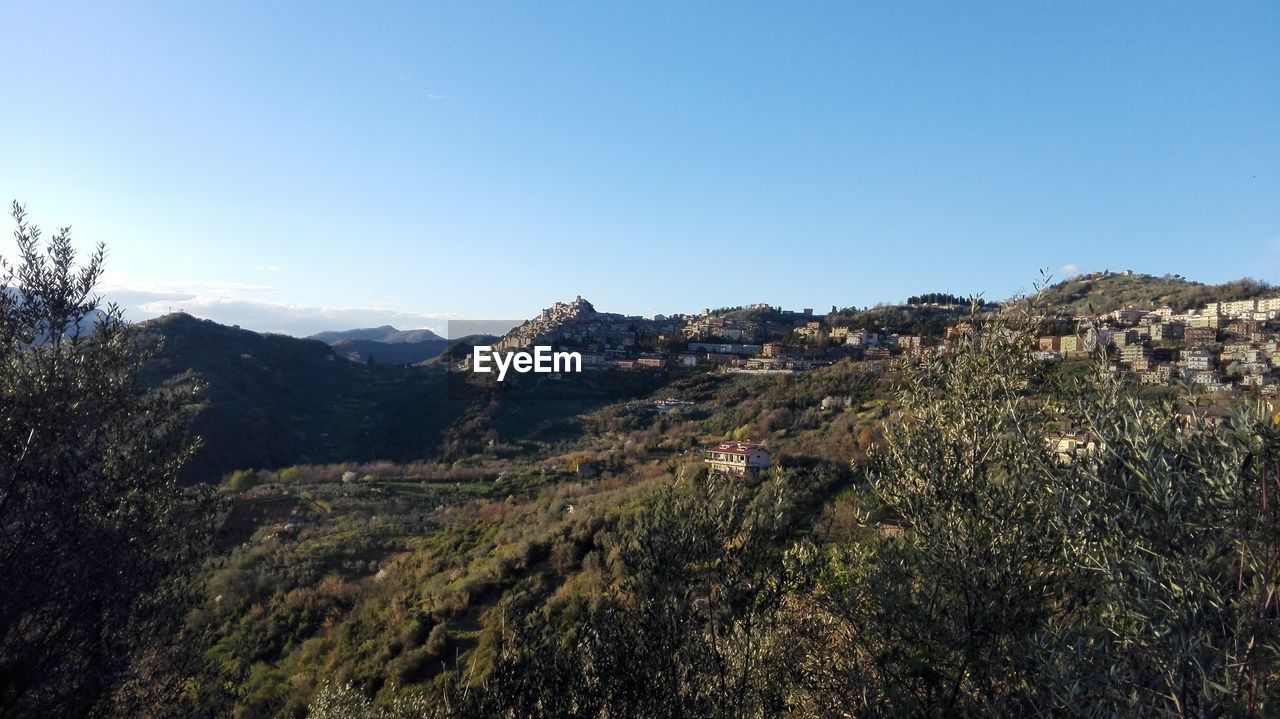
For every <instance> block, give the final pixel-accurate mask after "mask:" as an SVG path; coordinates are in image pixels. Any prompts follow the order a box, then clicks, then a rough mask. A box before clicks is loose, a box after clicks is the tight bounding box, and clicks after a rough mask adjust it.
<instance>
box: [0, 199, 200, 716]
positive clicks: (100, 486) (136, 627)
mask: <svg viewBox="0 0 1280 719" xmlns="http://www.w3.org/2000/svg"><path fill="white" fill-rule="evenodd" d="M12 214H13V218H14V220H15V221H16V223H17V229H16V231H15V232H14V238H15V240H16V244H17V258H16V265H11V264H9V263H6V262H4V261H3V260H2V259H0V263H2V264H0V706H2V707H4V713H5V714H6V715H13V716H24V715H29V716H69V715H83V714H88V713H93V712H95V711H102V712H109V711H118V710H119V709H118V708H117V709H116V710H112V709H109V708H107V707H109V706H110V702H109V699H110V697H111V696H112V695H113V694H116V693H117V690H118V689H119V688H120V687H124V686H132V688H133V689H134V690H138V691H142V690H154V689H156V687H154V686H153V685H152V683H151V682H150V680H149V677H147V676H145V675H143V674H139V673H138V672H139V671H140V670H138V669H136V668H137V667H141V666H145V664H146V662H144V661H142V660H143V658H144V657H145V656H147V655H149V654H154V652H155V651H156V648H157V647H162V646H164V645H165V644H166V643H168V642H170V641H171V638H170V635H171V634H172V632H173V631H174V628H175V621H176V619H177V618H179V617H180V616H181V610H182V608H183V607H184V606H185V604H184V599H185V597H186V592H185V589H186V586H187V585H186V580H187V579H188V578H189V577H190V575H191V570H192V568H193V567H194V566H195V565H196V561H197V558H198V557H199V555H200V553H201V552H202V551H203V549H204V546H205V543H206V540H207V537H208V536H209V532H208V527H209V526H210V522H211V513H210V511H209V507H210V504H209V502H208V494H207V493H201V492H194V491H191V490H186V489H184V488H183V487H182V486H180V485H179V483H178V480H177V475H178V470H179V468H180V467H181V466H182V463H183V462H184V461H185V460H186V459H187V458H188V457H189V456H190V454H191V452H192V450H193V446H194V445H193V443H192V442H191V441H190V440H189V439H188V437H187V434H186V431H185V421H184V417H185V414H186V412H187V409H186V408H187V406H188V405H190V404H191V403H192V401H193V394H192V393H193V391H194V390H193V389H192V388H190V387H188V388H185V389H180V388H177V387H167V388H161V389H154V390H148V389H146V388H144V387H143V386H142V385H141V384H140V383H139V380H138V375H139V371H140V370H141V368H142V367H143V366H144V364H145V363H146V362H147V360H148V359H149V358H150V357H151V356H152V355H153V353H154V352H155V349H156V348H155V346H154V345H150V344H148V340H147V338H146V337H145V336H144V335H142V334H140V333H139V332H136V331H134V329H133V328H132V327H130V326H129V325H127V324H126V323H124V322H123V320H122V316H121V313H120V310H119V309H118V308H116V307H115V306H107V307H105V308H104V307H101V306H100V303H99V300H98V298H97V297H96V296H94V294H93V288H94V286H95V284H96V283H97V281H98V280H99V278H100V277H101V273H102V267H103V260H104V255H105V252H104V248H103V247H102V246H101V245H99V246H98V248H97V249H96V251H95V252H93V253H92V254H91V255H90V256H89V257H88V258H87V260H86V261H85V262H84V264H83V265H82V266H80V267H77V266H76V253H75V251H74V249H73V247H72V243H71V236H70V230H69V228H64V229H61V230H60V231H58V232H57V233H55V234H54V235H52V236H51V237H49V238H48V240H47V243H46V242H44V241H42V234H41V232H40V230H39V229H38V228H37V227H36V226H34V225H32V224H30V223H29V222H28V220H27V216H26V213H25V211H24V209H23V208H22V207H21V206H20V205H18V204H17V203H16V202H15V203H14V205H13V209H12ZM131 667H134V668H135V669H131ZM135 693H136V692H135Z"/></svg>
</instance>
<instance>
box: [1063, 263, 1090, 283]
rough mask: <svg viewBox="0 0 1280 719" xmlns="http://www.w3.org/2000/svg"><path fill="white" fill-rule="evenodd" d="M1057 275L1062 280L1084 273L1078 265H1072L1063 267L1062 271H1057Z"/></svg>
mask: <svg viewBox="0 0 1280 719" xmlns="http://www.w3.org/2000/svg"><path fill="white" fill-rule="evenodd" d="M1058 273H1059V274H1061V275H1062V277H1063V279H1071V278H1072V277H1075V276H1076V275H1079V274H1083V273H1084V271H1083V270H1081V269H1080V265H1077V264H1074V263H1072V264H1068V265H1063V266H1062V269H1060V270H1058Z"/></svg>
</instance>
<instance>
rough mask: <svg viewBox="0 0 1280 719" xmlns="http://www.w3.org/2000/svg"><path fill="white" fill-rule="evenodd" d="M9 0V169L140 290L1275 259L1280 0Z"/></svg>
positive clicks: (478, 301)
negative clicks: (366, 0) (76, 0)
mask: <svg viewBox="0 0 1280 719" xmlns="http://www.w3.org/2000/svg"><path fill="white" fill-rule="evenodd" d="M6 5H7V6H6V7H4V8H2V9H3V17H4V21H3V23H4V26H5V33H4V40H3V42H0V67H2V68H3V69H4V77H5V87H4V94H3V99H0V197H2V198H4V199H5V200H6V201H7V200H8V199H10V198H17V199H19V200H22V201H24V202H26V203H27V204H28V206H29V209H30V211H31V214H32V216H33V218H34V219H35V220H36V221H37V222H39V223H41V224H42V225H44V226H46V227H50V228H52V227H53V226H55V225H64V224H70V225H72V226H73V227H74V229H75V233H76V236H77V237H78V239H79V241H80V242H81V243H83V244H84V245H85V246H88V244H90V243H91V242H95V241H98V240H102V241H105V242H106V243H107V244H108V246H109V250H110V264H109V269H110V270H111V276H110V277H109V278H108V282H107V283H106V289H107V290H108V292H107V294H108V296H109V297H115V298H118V299H120V300H121V301H122V302H123V303H125V304H126V305H127V306H129V307H130V314H131V316H133V317H135V318H141V317H142V316H146V315H147V314H148V313H155V312H159V311H163V310H164V309H166V308H168V307H183V308H185V309H187V310H188V311H191V312H192V313H193V314H197V315H202V316H207V317H211V318H214V319H218V320H220V321H225V322H237V323H241V324H244V325H246V326H249V327H252V328H254V329H259V330H282V331H288V332H292V333H298V334H305V333H309V332H313V331H316V330H318V329H321V328H326V327H327V328H341V327H349V326H353V325H360V324H372V323H374V322H375V321H376V322H377V323H379V324H381V322H382V321H383V320H386V321H390V322H391V323H393V324H397V325H398V326H401V327H411V326H424V325H430V324H432V323H433V322H435V320H434V319H433V318H434V317H437V316H461V317H523V316H528V315H531V314H534V313H535V312H537V310H539V309H540V308H541V307H543V306H546V305H548V304H550V303H551V302H553V301H556V300H560V299H570V298H572V297H573V296H574V295H577V294H581V295H583V296H584V297H587V298H588V299H590V300H592V301H593V302H594V303H595V305H596V306H597V308H599V309H602V310H612V311H620V312H626V313H635V314H652V313H654V312H663V313H671V312H680V311H698V310H701V309H702V308H703V307H708V306H710V307H716V306H724V305H738V304H745V303H752V302H768V303H770V304H775V305H783V306H784V307H788V308H798V307H805V306H808V307H816V308H820V309H826V308H829V307H830V306H831V305H832V304H836V305H840V306H849V305H858V306H862V305H869V304H874V303H876V302H880V301H896V300H900V299H903V298H905V297H906V296H908V295H910V294H915V293H919V292H927V291H935V290H939V291H942V290H945V291H951V292H956V293H969V292H975V291H983V292H985V293H986V296H987V297H989V298H1001V297H1004V296H1007V295H1008V294H1010V293H1012V292H1014V291H1015V290H1018V289H1019V288H1026V287H1028V286H1029V284H1030V282H1031V281H1032V280H1033V279H1034V278H1035V277H1036V275H1037V272H1038V270H1039V269H1041V268H1045V267H1048V268H1050V269H1052V270H1053V271H1055V272H1058V273H1061V269H1060V268H1063V267H1066V266H1076V267H1079V268H1082V269H1084V270H1086V271H1089V270H1100V269H1112V270H1118V269H1123V268H1132V269H1134V270H1137V271H1143V272H1151V273H1155V274H1162V273H1165V272H1172V273H1180V274H1184V275H1186V276H1188V277H1190V278H1193V279H1198V280H1202V281H1211V282H1218V281H1223V280H1228V279H1233V278H1237V277H1241V276H1245V275H1250V276H1254V277H1259V278H1262V279H1267V280H1271V281H1276V280H1280V4H1278V3H1275V2H1265V3H1264V2H1257V3H1235V2H1224V3H1203V2H1201V3H1175V2H1155V3H1149V4H1144V3H1130V2H1124V3H1116V2H1098V3H1081V2H1071V3H1065V2H1063V3H1043V2H1034V3H1033V2H1007V3H995V4H986V3H976V2H975V3H942V2H938V3H897V2H894V3H876V4H872V3H829V4H828V3H814V2H802V3H791V2H786V3H784V2H777V3H764V2H750V3H700V2H699V3H683V2H682V3H671V4H665V5H660V4H656V3H637V2H627V3H621V2H618V3H605V2H599V3H597V2H566V3H545V2H538V3H534V2H521V3H511V4H507V3H490V2H465V3H456V4H445V3H436V2H432V3H405V4H402V5H392V4H385V3H375V4H369V6H365V7H358V6H357V4H355V3H348V4H343V5H332V6H323V5H321V4H319V3H311V2H307V3H296V4H291V3H284V2H269V3H259V2H244V3H232V2H217V3H214V2H205V3H190V2H182V3H159V2H157V3H154V4H150V5H130V4H127V3H83V4H70V5H65V4H61V3H56V2H10V3H6ZM5 242H6V243H7V240H6V241H5ZM0 248H3V249H2V251H3V252H4V253H5V254H8V253H9V245H8V244H0Z"/></svg>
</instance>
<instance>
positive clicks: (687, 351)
mask: <svg viewBox="0 0 1280 719" xmlns="http://www.w3.org/2000/svg"><path fill="white" fill-rule="evenodd" d="M744 309H747V310H751V309H759V310H761V312H757V313H751V312H744V313H729V314H725V313H713V312H711V311H710V310H704V311H703V312H702V314H700V315H670V316H664V315H657V316H654V317H652V318H645V317H631V316H624V315H619V314H611V313H601V312H596V311H595V308H594V307H592V306H591V303H589V302H587V301H586V300H584V299H582V298H581V297H578V298H577V299H575V300H574V301H573V302H565V303H557V304H556V305H553V306H552V307H550V308H548V309H546V310H544V311H543V312H542V314H541V315H540V316H538V317H536V318H534V319H532V320H529V321H528V322H526V323H524V324H523V325H521V326H520V327H518V328H516V329H515V330H513V331H512V332H511V333H510V334H508V335H507V336H506V337H504V338H503V339H502V340H501V341H500V342H499V343H498V345H497V348H498V349H499V350H502V349H516V348H521V347H527V346H530V345H533V344H557V345H562V346H568V347H572V348H574V349H576V350H578V351H579V352H580V353H581V355H582V362H583V366H584V368H587V369H604V368H616V369H658V368H662V367H664V366H666V365H668V364H672V363H674V364H677V365H679V366H683V367H697V366H703V367H718V368H724V369H726V370H728V371H737V372H760V373H770V372H796V371H801V370H807V369H812V368H815V367H819V366H823V365H827V364H831V363H832V362H835V361H838V360H840V359H843V358H852V359H855V360H878V359H887V358H889V357H891V356H894V355H908V356H913V357H920V356H924V355H927V354H929V353H935V352H946V351H948V350H949V349H952V348H954V347H955V346H957V345H958V344H960V343H963V342H964V341H965V339H966V338H967V337H970V336H972V333H973V332H974V331H975V329H974V327H973V326H971V325H970V324H968V323H967V322H963V321H960V322H956V323H955V324H952V325H951V326H949V327H947V328H946V330H945V334H944V335H942V336H940V337H928V338H926V337H920V336H914V335H910V334H903V333H894V332H888V331H884V330H881V331H877V330H874V329H863V328H857V327H848V326H844V327H841V326H830V325H829V324H828V323H827V322H824V321H822V320H821V319H819V318H817V317H815V316H814V314H813V310H811V309H806V310H803V311H800V312H782V311H780V310H774V311H769V310H772V309H773V308H770V307H768V306H766V305H760V306H759V307H757V308H744ZM1061 319H1064V320H1074V323H1075V324H1076V326H1077V327H1078V328H1079V329H1078V331H1077V332H1075V333H1073V334H1064V335H1046V336H1043V337H1040V338H1038V347H1037V353H1038V356H1040V357H1041V358H1043V359H1051V358H1059V357H1062V358H1074V357H1084V356H1088V355H1091V354H1093V353H1094V352H1095V351H1099V350H1101V351H1105V352H1106V353H1107V355H1108V356H1109V357H1110V358H1111V359H1112V360H1113V362H1114V364H1115V366H1116V368H1117V369H1118V370H1119V369H1123V370H1127V371H1130V372H1133V373H1134V374H1135V375H1137V376H1138V377H1139V378H1140V379H1141V381H1142V382H1143V383H1146V384H1152V385H1168V384H1172V383H1175V382H1186V383H1189V384H1190V385H1192V386H1193V387H1196V388H1198V389H1201V390H1203V391H1205V392H1224V391H1232V390H1249V391H1257V392H1259V393H1262V394H1264V395H1272V394H1275V393H1276V392H1277V391H1278V390H1277V368H1278V367H1280V334H1277V332H1276V328H1277V325H1278V324H1280V322H1278V320H1280V297H1267V298H1255V299H1248V300H1239V301H1232V302H1214V303H1210V304H1208V305H1205V306H1204V307H1201V308H1199V309H1194V310H1190V311H1187V312H1175V311H1174V310H1173V309H1172V308H1170V307H1162V308H1159V309H1144V308H1138V307H1125V308H1123V309H1119V310H1116V311H1114V312H1110V313H1107V314H1105V315H1100V316H1080V317H1075V318H1061Z"/></svg>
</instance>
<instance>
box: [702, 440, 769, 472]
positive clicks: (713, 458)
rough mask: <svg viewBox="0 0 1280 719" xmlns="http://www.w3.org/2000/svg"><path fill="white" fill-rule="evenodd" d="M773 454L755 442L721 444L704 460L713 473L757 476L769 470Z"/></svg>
mask: <svg viewBox="0 0 1280 719" xmlns="http://www.w3.org/2000/svg"><path fill="white" fill-rule="evenodd" d="M772 458H773V452H771V451H769V449H768V448H767V447H765V446H764V445H762V444H756V443H754V442H721V443H720V444H717V445H716V446H714V447H712V448H710V449H708V450H707V451H706V454H705V456H704V458H703V461H704V462H706V463H707V464H708V465H710V467H711V471H712V472H721V473H723V474H730V475H734V476H738V477H741V476H744V475H755V474H759V473H760V472H761V471H763V470H765V469H768V468H769V462H770V461H771V460H772Z"/></svg>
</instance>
